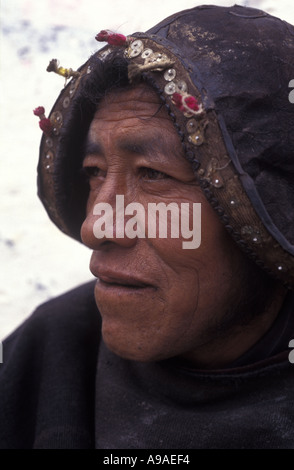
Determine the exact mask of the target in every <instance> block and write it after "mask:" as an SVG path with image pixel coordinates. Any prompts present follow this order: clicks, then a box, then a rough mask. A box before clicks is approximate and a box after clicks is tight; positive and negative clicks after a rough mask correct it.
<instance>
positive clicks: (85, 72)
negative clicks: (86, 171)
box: [38, 6, 294, 288]
mask: <svg viewBox="0 0 294 470" xmlns="http://www.w3.org/2000/svg"><path fill="white" fill-rule="evenodd" d="M97 39H98V40H106V41H107V42H108V45H107V46H106V47H104V48H102V49H100V50H99V51H98V52H96V53H95V54H94V55H93V56H92V57H91V58H90V59H89V60H88V61H87V62H86V63H85V64H84V65H83V66H82V67H81V68H80V69H79V71H78V72H73V71H70V70H68V71H67V72H65V73H63V75H64V76H68V77H72V79H71V81H70V82H69V83H68V85H67V86H66V87H65V88H64V89H63V90H62V92H61V94H60V96H59V97H58V99H57V101H56V103H55V105H54V107H53V109H52V111H51V113H50V116H49V118H48V119H49V121H50V122H49V128H48V119H47V120H46V121H47V122H45V119H46V118H45V117H44V116H43V118H44V131H45V132H46V134H47V135H45V134H44V135H43V137H42V141H41V148H40V161H39V167H38V173H39V177H38V183H39V196H40V198H41V200H42V202H43V204H44V206H45V208H46V210H47V212H48V214H49V216H50V218H51V219H52V220H53V222H54V223H55V224H56V225H57V226H58V227H59V228H60V229H61V230H62V231H64V232H65V233H67V234H68V235H70V236H72V237H73V238H76V239H78V240H80V234H79V231H80V227H81V224H82V222H83V218H84V216H85V208H86V199H87V192H88V189H87V186H86V185H85V183H84V182H83V181H82V178H81V177H80V168H81V164H82V155H81V142H80V141H81V139H82V138H83V136H85V135H86V131H87V129H88V127H89V125H90V120H91V118H89V117H87V109H88V108H87V106H84V107H83V102H84V101H85V100H86V96H87V94H88V91H89V89H90V88H91V90H93V87H94V89H95V86H94V82H95V69H96V68H97V67H98V68H99V65H97V64H102V65H101V67H102V69H103V63H106V62H107V61H108V60H109V57H112V56H114V57H115V60H116V61H117V60H118V58H119V57H121V59H122V61H123V62H124V63H125V64H126V65H125V68H126V70H127V74H128V77H127V78H128V82H129V83H131V84H132V83H136V81H137V80H139V79H141V80H142V79H143V80H145V81H146V82H147V83H149V84H150V85H151V86H153V87H154V89H155V90H156V91H157V93H158V94H159V96H160V97H161V99H162V101H163V102H164V103H165V105H166V107H167V109H168V112H169V114H170V117H171V119H172V121H173V122H174V125H175V128H176V130H177V132H178V134H179V136H180V139H181V141H182V143H183V146H184V148H185V155H186V158H187V159H188V160H189V161H190V162H191V164H192V167H193V170H194V172H195V174H196V175H197V177H198V179H199V182H200V184H201V187H202V189H203V191H204V193H205V195H206V197H207V199H208V201H209V202H210V204H211V205H212V206H213V207H214V209H215V210H216V212H217V213H218V215H219V217H220V218H221V220H222V222H223V223H224V225H225V227H226V229H227V230H228V231H229V233H230V234H231V236H232V237H233V238H234V240H235V241H236V242H237V243H238V245H239V246H240V248H241V249H242V250H243V251H244V252H245V253H246V254H247V255H248V256H249V257H250V258H252V259H253V260H254V261H255V262H256V263H257V264H258V265H259V266H260V267H262V268H264V269H265V270H266V271H267V272H268V273H270V274H271V275H272V276H274V277H276V278H277V279H280V280H281V281H282V282H283V283H284V284H285V285H287V286H288V287H290V288H291V287H292V288H293V286H294V104H292V103H291V102H290V100H289V93H290V91H291V90H290V89H289V83H290V81H291V79H294V27H293V26H291V25H289V24H288V23H286V22H284V21H281V20H280V19H278V18H275V17H273V16H271V15H269V14H267V13H265V12H263V11H260V10H256V9H252V8H245V7H240V6H234V7H230V8H226V7H215V6H200V7H196V8H193V9H190V10H185V11H182V12H180V13H177V14H175V15H173V16H171V17H169V18H167V19H165V20H164V21H162V22H161V23H159V24H158V25H157V26H155V27H153V28H152V29H150V30H149V31H148V32H147V33H135V34H133V35H131V36H128V37H126V38H124V37H123V36H122V35H115V34H111V33H109V32H107V31H103V32H102V33H100V35H98V37H97ZM115 60H114V61H113V63H115ZM117 63H118V62H117ZM52 67H53V69H54V68H55V69H56V67H57V66H56V63H54V61H53V66H52V63H51V69H52ZM101 67H100V69H101ZM120 67H122V66H121V65H120ZM102 69H101V70H102ZM55 71H58V70H55ZM66 74H67V75H66ZM100 75H101V71H100ZM100 81H101V79H100ZM103 86H104V85H103ZM102 88H103V87H102V85H101V90H102ZM85 90H86V91H85ZM101 90H99V85H97V86H96V91H97V96H98V95H99V93H100V91H101ZM102 94H103V90H102ZM86 101H87V100H86ZM92 101H93V100H92ZM98 102H99V99H97V103H98ZM90 108H91V107H89V113H88V114H89V116H92V115H93V110H91V109H90ZM91 113H92V115H91ZM41 121H42V120H41ZM41 121H40V122H41ZM45 124H46V125H47V127H46V126H45ZM50 124H51V127H50ZM45 127H46V128H45Z"/></svg>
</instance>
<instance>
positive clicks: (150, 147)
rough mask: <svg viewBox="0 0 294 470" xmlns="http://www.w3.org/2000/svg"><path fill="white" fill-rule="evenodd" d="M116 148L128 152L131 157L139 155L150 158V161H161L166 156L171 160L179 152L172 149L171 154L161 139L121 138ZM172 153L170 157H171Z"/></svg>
mask: <svg viewBox="0 0 294 470" xmlns="http://www.w3.org/2000/svg"><path fill="white" fill-rule="evenodd" d="M118 148H119V149H120V150H122V151H123V152H128V153H131V154H133V155H141V156H146V157H152V160H159V159H160V160H162V156H166V157H167V158H168V159H171V158H172V157H173V156H176V155H177V154H178V153H179V152H178V151H177V149H175V148H173V149H172V152H171V149H170V147H169V145H168V144H167V142H166V141H165V140H164V139H163V138H161V139H160V138H158V137H157V138H151V139H150V138H142V137H135V138H131V139H128V138H123V139H121V141H119V142H118ZM171 153H172V155H171Z"/></svg>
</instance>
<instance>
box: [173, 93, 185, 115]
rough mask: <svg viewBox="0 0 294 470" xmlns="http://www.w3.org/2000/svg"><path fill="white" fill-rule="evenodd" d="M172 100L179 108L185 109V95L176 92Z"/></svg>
mask: <svg viewBox="0 0 294 470" xmlns="http://www.w3.org/2000/svg"><path fill="white" fill-rule="evenodd" d="M172 101H173V103H174V105H175V106H176V107H177V108H179V110H180V111H183V109H184V107H183V97H182V95H180V93H174V94H173V96H172Z"/></svg>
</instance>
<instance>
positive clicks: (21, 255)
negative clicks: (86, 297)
mask: <svg viewBox="0 0 294 470" xmlns="http://www.w3.org/2000/svg"><path fill="white" fill-rule="evenodd" d="M207 3H209V4H210V3H212V4H215V5H222V6H231V5H233V3H234V2H232V1H218V0H214V1H213V0H212V2H207ZM201 4H205V2H203V1H202V2H199V1H195V0H180V1H174V0H160V1H158V0H145V1H143V0H127V1H123V0H108V1H101V0H0V15H1V17H0V18H1V37H0V40H1V42H0V47H1V62H0V85H1V87H0V152H1V157H0V216H1V218H0V339H2V338H4V337H5V336H7V335H8V334H9V333H10V332H11V331H12V330H13V329H14V328H15V327H16V326H17V325H18V324H19V323H21V322H22V321H23V320H24V319H25V318H26V317H27V316H28V315H30V314H31V312H32V311H33V309H34V308H35V307H36V306H37V305H38V304H40V303H41V302H43V301H45V300H47V299H48V298H50V297H53V296H56V295H58V294H60V293H62V292H64V291H65V290H68V289H70V288H72V287H74V286H76V285H78V284H80V283H81V282H84V281H87V280H88V279H91V274H90V272H89V269H88V265H89V258H90V251H89V250H87V249H86V248H85V247H83V246H81V245H80V244H78V243H77V242H75V241H73V240H71V239H70V238H69V237H67V236H65V235H63V234H62V233H61V232H59V231H58V229H57V228H56V227H55V226H54V225H53V224H52V223H51V222H50V221H49V219H48V217H47V215H46V213H45V211H44V209H43V208H42V205H41V203H40V202H39V200H38V198H37V195H36V166H37V161H38V147H39V142H40V138H41V131H40V130H39V126H38V118H37V117H36V116H34V115H33V112H32V110H33V109H34V108H35V107H37V106H40V105H42V106H44V107H45V109H46V111H47V113H48V112H49V111H50V109H51V107H52V105H53V103H54V101H55V99H56V97H57V95H58V93H59V91H60V90H61V88H62V87H63V79H62V78H61V77H58V76H57V75H55V74H49V73H47V72H46V67H47V65H48V63H49V60H50V59H52V58H58V59H59V60H60V63H61V65H63V66H65V67H72V68H74V69H75V68H77V67H78V66H79V65H81V64H82V63H83V62H85V60H86V59H87V58H88V57H89V56H90V55H91V54H92V53H93V52H95V51H96V50H97V49H98V48H99V45H98V43H97V42H96V41H95V39H94V38H95V34H96V33H97V32H99V31H100V30H101V29H111V30H114V31H116V32H121V33H123V34H131V33H133V32H135V31H144V30H146V29H148V28H150V27H152V26H153V25H155V24H156V23H157V22H159V21H161V20H162V19H164V18H165V17H167V16H168V15H170V14H172V13H175V12H177V11H180V10H184V9H186V8H192V7H193V6H196V5H201ZM238 4H239V5H246V6H250V7H256V8H260V9H263V10H266V11H268V12H269V13H271V14H274V15H275V16H278V17H280V18H282V19H285V20H286V21H288V22H290V23H294V8H293V0H280V1H279V2H277V1H273V0H255V1H254V0H252V1H239V3H238ZM292 78H294V77H292Z"/></svg>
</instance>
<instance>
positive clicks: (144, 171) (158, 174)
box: [141, 167, 169, 180]
mask: <svg viewBox="0 0 294 470" xmlns="http://www.w3.org/2000/svg"><path fill="white" fill-rule="evenodd" d="M141 175H142V177H143V178H144V179H147V180H162V179H165V178H169V176H168V175H167V174H166V173H163V172H162V171H158V170H154V169H153V168H147V167H143V168H141Z"/></svg>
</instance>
